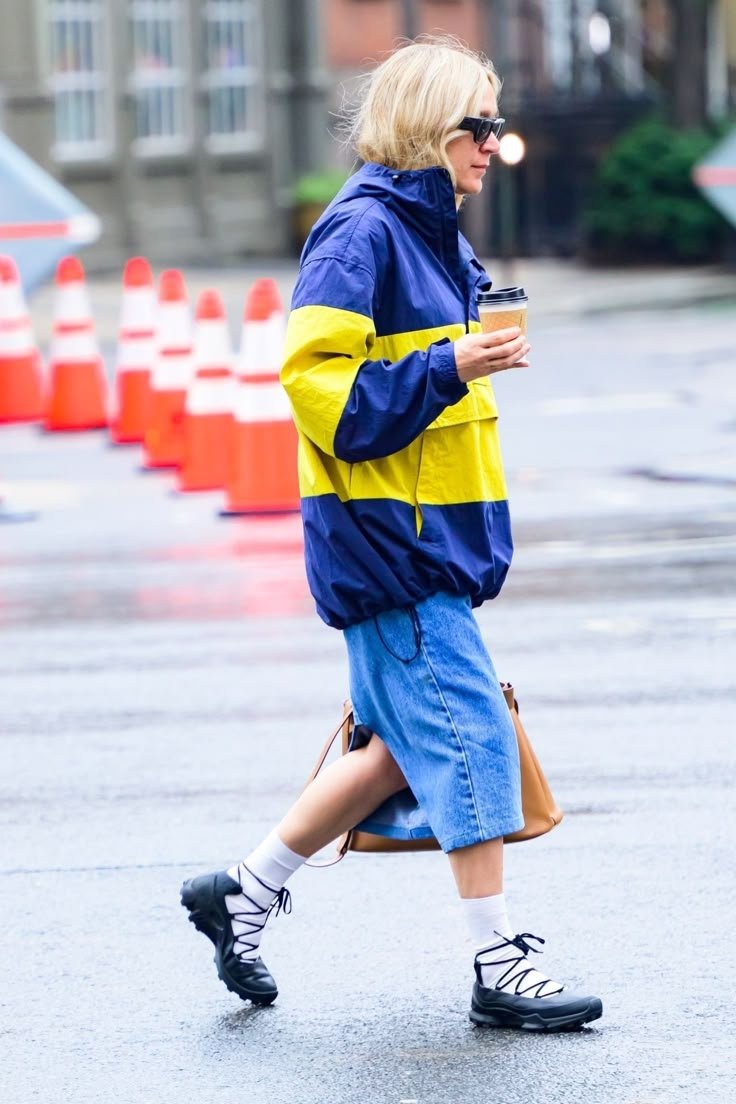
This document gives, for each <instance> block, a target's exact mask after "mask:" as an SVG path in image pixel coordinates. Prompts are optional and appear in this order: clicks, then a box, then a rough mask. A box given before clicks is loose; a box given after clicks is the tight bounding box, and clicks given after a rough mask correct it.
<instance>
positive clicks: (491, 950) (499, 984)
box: [475, 932, 564, 997]
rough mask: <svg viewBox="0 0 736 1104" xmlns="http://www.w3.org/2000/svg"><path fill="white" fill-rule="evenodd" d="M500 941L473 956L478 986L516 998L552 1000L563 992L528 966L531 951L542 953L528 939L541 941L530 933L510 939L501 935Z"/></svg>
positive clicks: (555, 983)
mask: <svg viewBox="0 0 736 1104" xmlns="http://www.w3.org/2000/svg"><path fill="white" fill-rule="evenodd" d="M495 934H496V935H498V934H499V933H498V932H495ZM499 939H500V942H499V943H492V944H491V946H490V947H485V948H484V949H483V950H482V951H479V952H478V954H477V955H476V956H475V971H476V974H477V975H478V981H479V982H480V984H481V985H483V986H484V987H485V988H487V989H498V990H500V991H501V992H505V993H511V994H513V995H514V996H517V997H554V996H556V995H557V994H558V993H561V992H562V990H563V989H564V985H560V983H559V982H558V981H552V979H551V978H548V977H547V976H546V975H545V974H543V973H541V972H540V971H539V970H535V969H534V967H533V966H529V965H528V959H527V955H528V954H529V952H530V951H534V953H535V954H541V953H542V952H541V951H540V950H539V948H538V947H532V946H531V944H530V943H528V942H527V940H529V939H534V940H536V942H537V943H544V940H543V939H541V938H540V937H539V936H538V935H532V934H531V932H523V933H522V934H521V935H515V936H514V938H513V939H506V938H505V937H504V936H502V935H500V936H499Z"/></svg>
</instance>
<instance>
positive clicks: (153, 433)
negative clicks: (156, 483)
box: [143, 268, 192, 468]
mask: <svg viewBox="0 0 736 1104" xmlns="http://www.w3.org/2000/svg"><path fill="white" fill-rule="evenodd" d="M191 378H192V320H191V315H190V313H189V297H188V295H187V286H186V284H185V283H184V277H183V276H182V274H181V272H179V270H178V269H176V268H169V269H167V270H166V271H165V272H162V273H161V277H160V279H159V284H158V321H157V341H156V360H155V363H154V367H153V372H152V373H151V395H150V400H149V403H148V424H147V425H146V431H145V433H144V435H143V448H144V460H143V465H144V467H146V468H176V467H178V466H179V464H180V463H181V461H182V456H183V450H184V402H185V400H186V396H187V388H188V387H189V384H190V382H191Z"/></svg>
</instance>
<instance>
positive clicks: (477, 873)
mask: <svg viewBox="0 0 736 1104" xmlns="http://www.w3.org/2000/svg"><path fill="white" fill-rule="evenodd" d="M447 857H448V859H449V860H450V866H451V867H452V873H453V875H454V877H455V882H456V884H457V890H458V893H459V894H460V896H461V897H492V896H494V895H495V894H497V893H503V837H502V836H498V837H497V838H496V839H492V840H485V841H484V842H483V843H474V844H472V845H471V846H470V847H458V849H457V850H456V851H450V852H449V853H448V856H447Z"/></svg>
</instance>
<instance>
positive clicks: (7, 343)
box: [0, 256, 43, 422]
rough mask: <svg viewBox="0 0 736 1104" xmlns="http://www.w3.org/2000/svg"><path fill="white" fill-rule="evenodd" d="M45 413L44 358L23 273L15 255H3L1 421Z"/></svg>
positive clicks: (0, 259)
mask: <svg viewBox="0 0 736 1104" xmlns="http://www.w3.org/2000/svg"><path fill="white" fill-rule="evenodd" d="M42 414H43V396H42V392H41V361H40V357H39V354H38V349H37V348H36V343H35V341H34V340H33V331H32V329H31V320H30V318H29V316H28V310H27V308H26V302H25V298H24V296H23V288H22V286H21V282H20V276H19V275H18V269H17V267H16V264H15V261H14V260H13V258H12V257H6V256H0V422H31V421H35V420H36V419H38V418H40V417H41V415H42Z"/></svg>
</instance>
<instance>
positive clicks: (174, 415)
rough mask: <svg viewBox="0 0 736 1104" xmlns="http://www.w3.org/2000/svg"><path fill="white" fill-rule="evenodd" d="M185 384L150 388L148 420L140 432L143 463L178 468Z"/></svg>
mask: <svg viewBox="0 0 736 1104" xmlns="http://www.w3.org/2000/svg"><path fill="white" fill-rule="evenodd" d="M186 397H187V392H186V389H185V388H182V389H181V390H176V391H155V390H152V391H151V395H150V401H149V404H148V418H149V423H148V425H147V426H146V430H145V433H144V435H143V448H144V458H143V467H144V468H150V469H158V468H178V467H179V465H180V464H181V462H182V460H183V458H184V404H185V402H186Z"/></svg>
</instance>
